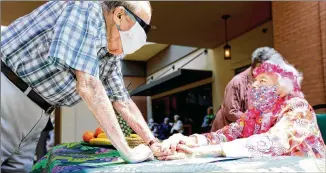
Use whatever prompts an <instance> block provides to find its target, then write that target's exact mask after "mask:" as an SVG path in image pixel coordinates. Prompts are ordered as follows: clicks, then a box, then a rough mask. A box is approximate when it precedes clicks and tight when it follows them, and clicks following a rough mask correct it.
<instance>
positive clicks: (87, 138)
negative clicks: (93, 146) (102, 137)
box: [83, 131, 94, 142]
mask: <svg viewBox="0 0 326 173" xmlns="http://www.w3.org/2000/svg"><path fill="white" fill-rule="evenodd" d="M93 138H94V132H91V131H87V132H85V133H84V134H83V140H84V142H89V141H90V140H91V139H93Z"/></svg>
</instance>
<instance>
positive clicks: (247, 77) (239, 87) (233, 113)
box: [211, 47, 281, 132]
mask: <svg viewBox="0 0 326 173" xmlns="http://www.w3.org/2000/svg"><path fill="white" fill-rule="evenodd" d="M280 57H281V56H279V54H278V53H277V52H276V51H275V50H274V49H273V48H270V47H262V48H258V49H256V50H255V51H254V52H253V53H252V56H251V67H249V68H248V69H247V70H245V71H244V72H242V73H240V74H238V75H236V76H234V77H233V78H232V80H231V81H230V82H229V83H228V84H227V86H226V88H225V91H224V99H223V103H222V105H221V109H219V110H218V112H217V114H216V117H215V120H214V121H213V125H212V128H211V132H215V131H217V130H219V129H221V128H223V127H224V126H227V125H229V124H230V123H234V122H236V121H237V120H238V119H239V118H240V116H241V115H243V113H244V112H245V111H246V110H247V109H248V104H249V103H248V91H249V87H250V86H251V83H252V71H253V70H254V69H255V68H256V67H257V66H259V64H261V63H263V62H264V61H267V60H269V59H270V58H272V59H275V58H276V59H277V58H280Z"/></svg>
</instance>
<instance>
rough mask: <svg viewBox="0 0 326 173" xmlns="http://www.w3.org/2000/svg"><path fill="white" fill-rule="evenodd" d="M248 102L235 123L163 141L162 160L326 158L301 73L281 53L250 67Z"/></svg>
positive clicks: (175, 136) (178, 135)
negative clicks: (244, 110)
mask: <svg viewBox="0 0 326 173" xmlns="http://www.w3.org/2000/svg"><path fill="white" fill-rule="evenodd" d="M253 77H254V82H253V84H252V88H251V93H250V103H251V105H252V106H251V107H250V108H249V109H248V110H247V111H246V112H245V113H244V115H243V116H242V117H241V118H240V119H239V120H238V121H237V122H235V123H232V124H230V125H229V126H226V127H224V128H222V129H220V130H218V131H216V132H210V133H205V134H195V135H192V136H189V137H186V136H183V135H181V134H175V135H173V136H171V137H170V138H169V139H167V140H165V141H163V143H162V148H161V149H162V150H161V151H162V153H164V154H165V155H163V156H161V157H159V158H158V159H160V160H170V159H182V158H187V157H207V156H210V157H214V156H226V157H266V156H308V157H316V158H321V157H325V144H324V141H323V139H322V137H321V133H320V130H319V128H318V125H317V121H316V116H315V113H314V110H313V109H312V107H311V106H310V105H309V104H308V102H307V101H306V100H305V99H304V96H303V94H302V92H301V86H300V84H301V80H302V75H301V74H300V73H299V72H298V71H297V70H296V69H295V68H294V67H293V66H292V65H289V64H288V63H286V62H285V61H284V60H283V58H275V59H274V58H272V59H271V60H268V61H266V62H264V63H262V64H261V65H260V66H259V67H258V68H256V69H255V70H254V71H253Z"/></svg>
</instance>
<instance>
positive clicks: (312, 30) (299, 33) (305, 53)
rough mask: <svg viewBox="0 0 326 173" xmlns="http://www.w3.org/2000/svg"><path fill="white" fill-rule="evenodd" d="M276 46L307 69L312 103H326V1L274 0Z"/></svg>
mask: <svg viewBox="0 0 326 173" xmlns="http://www.w3.org/2000/svg"><path fill="white" fill-rule="evenodd" d="M272 17H273V31H274V47H275V49H276V50H278V51H279V52H280V53H281V54H282V55H283V56H284V57H285V58H286V59H287V60H288V61H289V62H290V63H291V64H293V65H294V66H295V67H296V68H298V69H299V70H300V71H302V72H303V75H304V80H303V84H302V89H303V92H304V94H305V96H306V99H307V100H308V102H309V103H310V104H311V105H316V104H321V103H326V101H325V100H326V2H318V1H315V2H272Z"/></svg>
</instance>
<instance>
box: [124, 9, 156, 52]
mask: <svg viewBox="0 0 326 173" xmlns="http://www.w3.org/2000/svg"><path fill="white" fill-rule="evenodd" d="M125 9H126V13H127V15H128V16H130V17H131V18H132V19H133V20H134V21H135V24H134V26H132V27H131V29H130V30H129V31H121V30H120V29H119V26H118V29H119V33H120V39H121V43H122V49H123V53H124V54H132V53H134V52H135V51H137V50H138V49H140V48H141V47H142V46H144V44H145V43H146V39H147V35H146V33H147V32H148V31H149V29H150V25H147V24H146V23H145V22H144V21H143V20H142V19H140V18H139V17H138V16H136V15H135V14H133V13H132V12H131V11H129V10H128V9H127V8H125Z"/></svg>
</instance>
